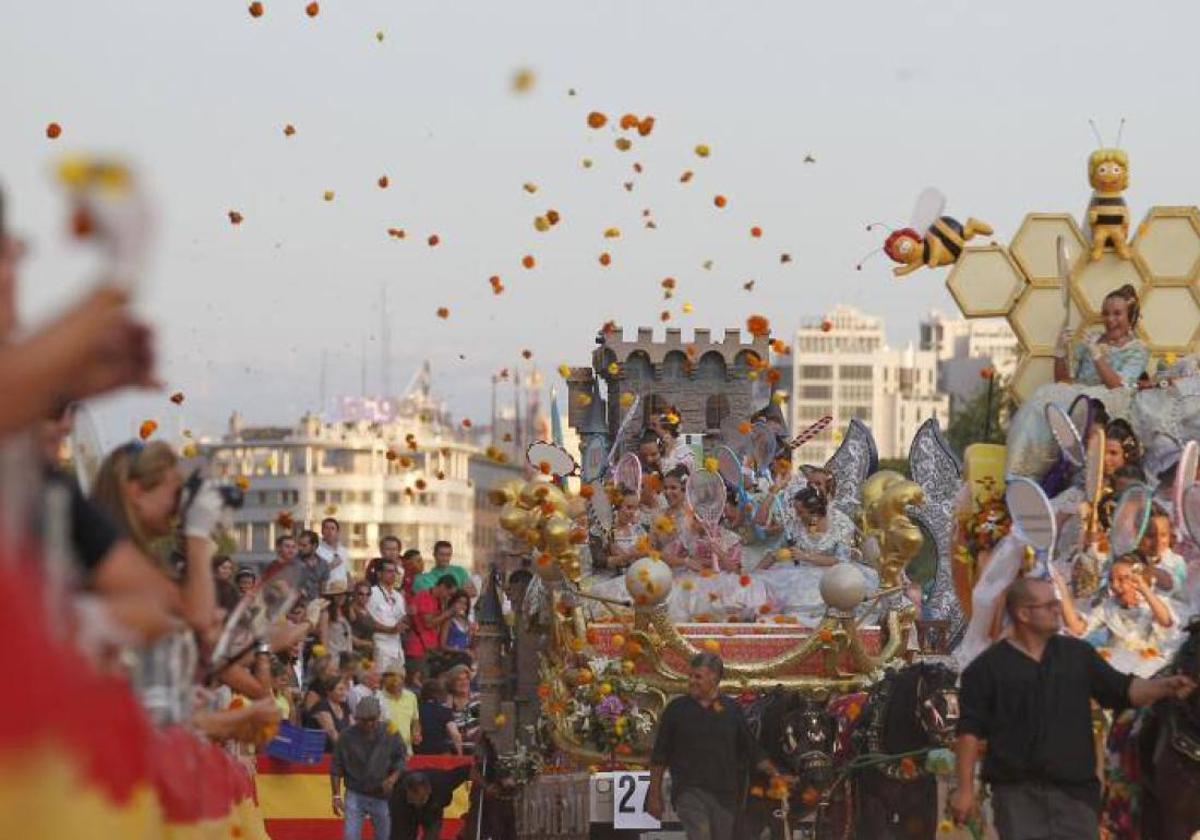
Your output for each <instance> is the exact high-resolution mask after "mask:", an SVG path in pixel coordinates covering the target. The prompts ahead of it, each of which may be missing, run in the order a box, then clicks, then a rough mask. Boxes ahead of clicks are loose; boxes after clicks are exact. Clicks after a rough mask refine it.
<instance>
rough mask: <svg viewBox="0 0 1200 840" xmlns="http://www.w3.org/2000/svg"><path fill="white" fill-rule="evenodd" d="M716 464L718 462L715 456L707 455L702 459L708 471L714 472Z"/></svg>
mask: <svg viewBox="0 0 1200 840" xmlns="http://www.w3.org/2000/svg"><path fill="white" fill-rule="evenodd" d="M717 466H718V464H717V459H716V458H712V457H709V458H705V459H704V469H706V470H708V471H709V472H716V471H717Z"/></svg>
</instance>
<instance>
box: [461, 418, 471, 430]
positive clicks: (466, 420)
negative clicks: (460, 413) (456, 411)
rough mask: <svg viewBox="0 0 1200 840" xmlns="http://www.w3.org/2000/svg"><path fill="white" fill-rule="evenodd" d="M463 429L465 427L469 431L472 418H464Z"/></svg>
mask: <svg viewBox="0 0 1200 840" xmlns="http://www.w3.org/2000/svg"><path fill="white" fill-rule="evenodd" d="M462 427H463V428H464V429H469V428H471V418H470V417H464V418H463V419H462Z"/></svg>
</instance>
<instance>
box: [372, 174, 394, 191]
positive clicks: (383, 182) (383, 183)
mask: <svg viewBox="0 0 1200 840" xmlns="http://www.w3.org/2000/svg"><path fill="white" fill-rule="evenodd" d="M375 183H377V184H379V189H381V190H386V189H387V188H388V184H390V183H391V182H390V181H389V180H388V176H387V175H380V176H379V180H378V181H376V182H375Z"/></svg>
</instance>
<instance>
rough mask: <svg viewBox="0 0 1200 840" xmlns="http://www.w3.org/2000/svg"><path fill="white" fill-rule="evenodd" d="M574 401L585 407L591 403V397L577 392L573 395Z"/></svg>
mask: <svg viewBox="0 0 1200 840" xmlns="http://www.w3.org/2000/svg"><path fill="white" fill-rule="evenodd" d="M575 402H576V403H578V404H579V407H580V408H587V407H588V406H589V405H591V404H592V398H591V397H589V396H588V395H587V394H578V395H576V397H575Z"/></svg>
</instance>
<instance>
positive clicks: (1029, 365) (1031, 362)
mask: <svg viewBox="0 0 1200 840" xmlns="http://www.w3.org/2000/svg"><path fill="white" fill-rule="evenodd" d="M1053 381H1054V357H1053V356H1026V357H1025V358H1023V359H1021V363H1020V364H1019V365H1017V370H1016V372H1014V373H1013V377H1012V381H1011V382H1009V384H1008V388H1009V393H1011V394H1012V396H1013V398H1014V399H1015V400H1016V401H1017V402H1025V400H1027V399H1029V398H1030V397H1031V396H1033V392H1034V391H1036V390H1037V389H1038V388H1040V387H1041V386H1043V385H1045V384H1046V383H1048V382H1053Z"/></svg>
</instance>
